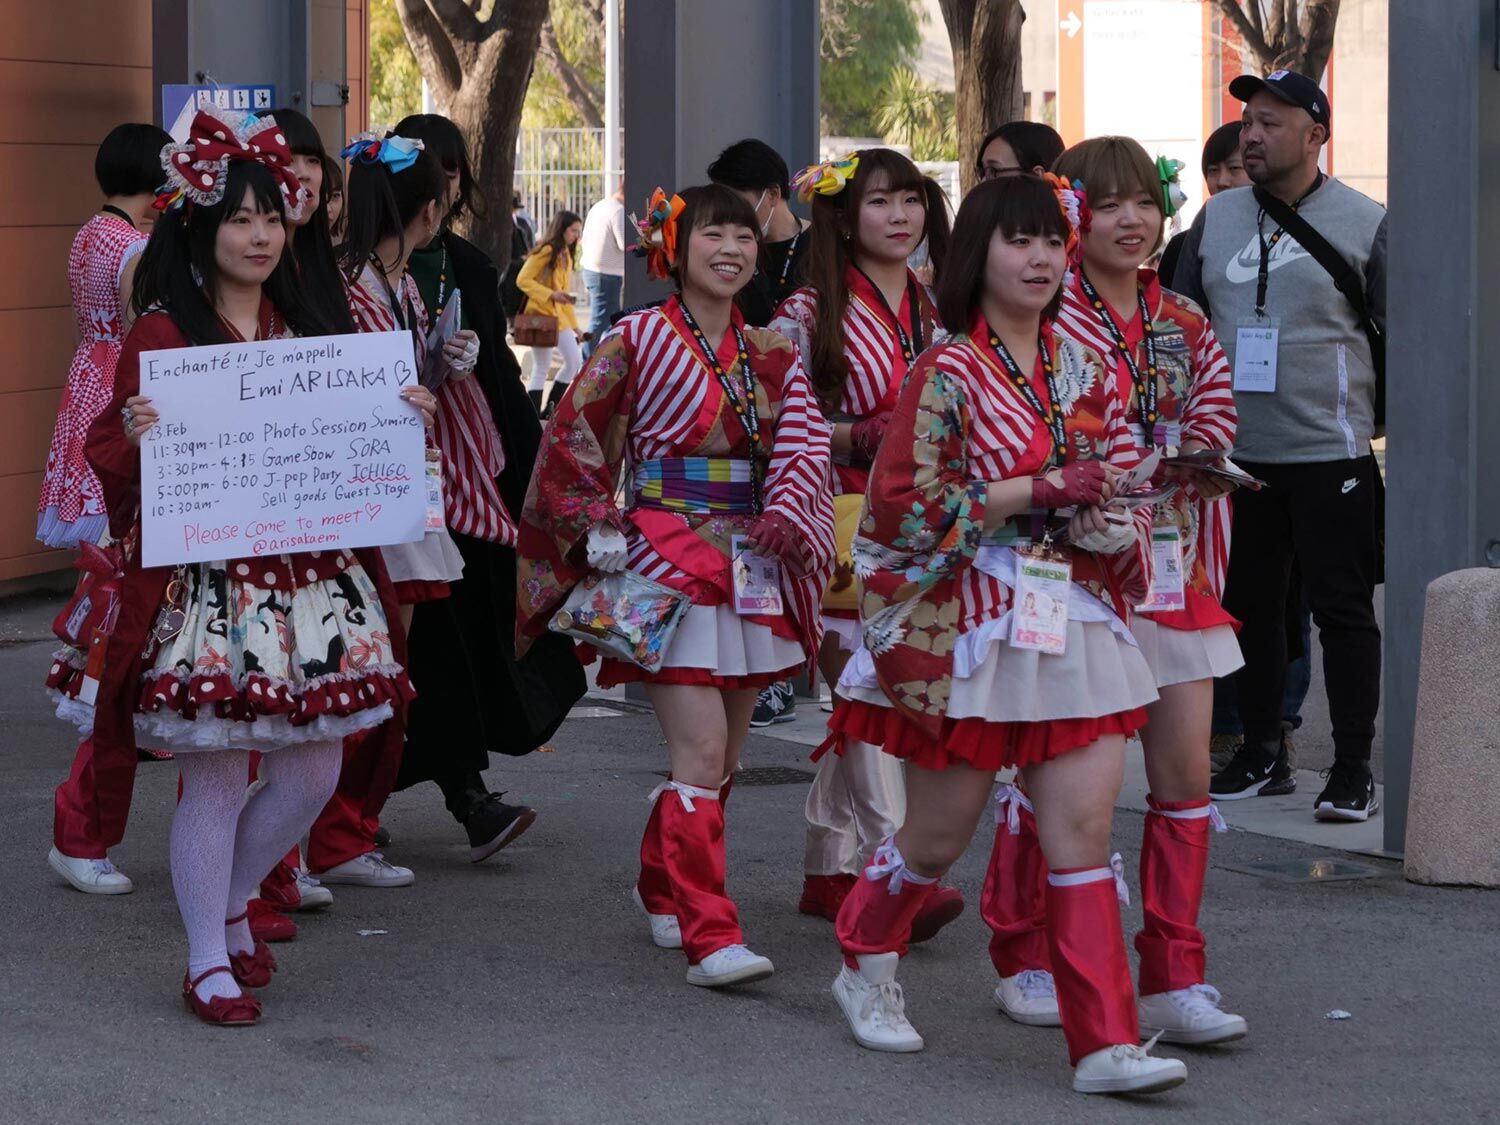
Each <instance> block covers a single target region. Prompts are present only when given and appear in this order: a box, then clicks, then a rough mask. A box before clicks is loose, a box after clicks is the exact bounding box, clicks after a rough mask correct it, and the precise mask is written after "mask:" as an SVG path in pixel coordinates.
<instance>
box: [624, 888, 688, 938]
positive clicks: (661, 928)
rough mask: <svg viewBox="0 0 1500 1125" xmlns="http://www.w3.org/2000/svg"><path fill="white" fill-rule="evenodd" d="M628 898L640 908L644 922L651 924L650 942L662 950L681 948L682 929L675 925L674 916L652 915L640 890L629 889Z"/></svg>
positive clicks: (675, 917) (675, 918)
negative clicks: (644, 918) (644, 917)
mask: <svg viewBox="0 0 1500 1125" xmlns="http://www.w3.org/2000/svg"><path fill="white" fill-rule="evenodd" d="M630 897H631V898H632V899H633V900H634V901H635V904H636V905H637V906H639V907H640V908H641V913H642V914H644V915H645V916H646V921H648V922H650V923H651V940H652V941H654V942H655V943H656V944H657V945H658V946H660V947H661V948H662V949H681V948H682V927H681V926H679V925H678V924H677V915H675V914H652V913H651V911H649V910H647V909H646V903H645V900H644V899H642V898H641V892H640V888H638V887H631V888H630Z"/></svg>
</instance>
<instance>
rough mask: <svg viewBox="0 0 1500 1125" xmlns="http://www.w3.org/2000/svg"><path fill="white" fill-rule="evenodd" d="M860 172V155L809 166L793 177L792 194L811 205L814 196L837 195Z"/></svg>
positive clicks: (850, 155) (851, 154)
mask: <svg viewBox="0 0 1500 1125" xmlns="http://www.w3.org/2000/svg"><path fill="white" fill-rule="evenodd" d="M858 170H859V154H858V153H850V154H849V155H848V156H846V157H844V159H842V160H825V161H823V163H821V164H809V165H808V166H807V167H806V168H804V169H802V171H800V172H798V173H797V174H796V175H795V176H793V177H792V192H793V193H794V194H795V195H796V196H797V198H798V199H800V200H801V201H802V202H803V203H811V202H812V197H813V196H814V195H837V194H838V193H839V192H841V191H843V190H844V187H845V185H847V184H848V183H849V181H850V180H851V179H853V177H854V173H855V172H857V171H858Z"/></svg>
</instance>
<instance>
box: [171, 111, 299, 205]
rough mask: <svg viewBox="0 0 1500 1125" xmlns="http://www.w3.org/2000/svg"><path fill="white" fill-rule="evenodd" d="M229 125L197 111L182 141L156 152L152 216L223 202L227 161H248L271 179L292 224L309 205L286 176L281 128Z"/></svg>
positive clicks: (251, 122)
mask: <svg viewBox="0 0 1500 1125" xmlns="http://www.w3.org/2000/svg"><path fill="white" fill-rule="evenodd" d="M234 121H235V119H233V118H224V117H218V116H215V115H214V114H212V113H209V112H207V111H206V110H201V109H200V110H199V111H198V114H197V116H195V117H194V118H193V123H192V125H191V126H189V128H188V139H187V141H186V142H185V143H183V144H170V145H167V146H166V147H165V148H163V149H162V150H161V166H162V169H163V171H165V172H166V174H167V182H166V183H165V184H164V185H163V186H162V187H160V188H158V189H157V192H156V202H155V203H153V204H152V206H153V207H155V208H156V209H157V210H158V211H165V210H167V209H168V208H177V207H181V206H182V205H183V204H184V203H186V202H193V203H197V204H200V205H201V206H204V207H211V206H213V205H214V204H215V203H218V202H219V201H220V200H222V199H223V198H224V185H225V183H226V182H227V180H228V178H229V164H230V161H234V160H253V161H255V162H256V163H257V164H260V165H261V166H262V167H265V168H268V169H270V171H271V174H272V175H274V176H275V177H276V182H277V183H278V185H280V187H281V195H282V198H283V199H284V200H285V202H286V215H287V218H288V219H290V220H291V221H292V222H296V221H297V220H298V219H300V218H302V216H303V214H304V213H305V212H306V209H307V205H308V204H309V203H310V202H312V193H311V192H310V191H308V190H307V188H305V187H303V186H302V182H301V181H300V180H298V179H297V174H296V173H295V172H293V171H292V150H291V149H290V148H288V147H287V143H286V135H285V134H284V133H282V131H281V126H280V125H277V124H276V119H275V118H274V117H244V118H241V119H239V121H238V124H235V123H234Z"/></svg>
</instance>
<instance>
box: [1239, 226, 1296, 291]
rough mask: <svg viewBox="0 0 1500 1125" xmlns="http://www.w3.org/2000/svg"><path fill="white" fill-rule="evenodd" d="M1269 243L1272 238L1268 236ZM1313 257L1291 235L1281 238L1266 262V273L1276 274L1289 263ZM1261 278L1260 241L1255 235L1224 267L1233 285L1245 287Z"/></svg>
mask: <svg viewBox="0 0 1500 1125" xmlns="http://www.w3.org/2000/svg"><path fill="white" fill-rule="evenodd" d="M1266 241H1267V242H1269V241H1270V237H1269V236H1267V239H1266ZM1310 257H1312V255H1311V254H1309V253H1308V252H1307V251H1306V250H1304V249H1302V246H1301V245H1300V244H1299V243H1298V242H1297V240H1296V239H1295V238H1293V237H1292V236H1291V235H1289V234H1284V235H1282V236H1281V241H1280V242H1278V243H1276V245H1275V246H1274V247H1272V248H1271V255H1270V258H1269V259H1268V260H1267V262H1266V272H1267V273H1274V272H1276V271H1277V270H1279V269H1280V268H1281V267H1282V266H1284V265H1286V264H1287V263H1288V262H1295V261H1297V259H1299V258H1310ZM1259 276H1260V239H1259V238H1257V237H1256V236H1255V235H1253V234H1252V235H1251V236H1250V241H1249V242H1247V243H1246V244H1245V248H1244V249H1243V250H1241V251H1240V252H1239V253H1238V254H1236V255H1235V256H1234V257H1233V258H1230V259H1229V262H1228V264H1226V265H1225V267H1224V277H1225V278H1226V279H1227V280H1228V281H1229V283H1230V284H1231V285H1244V284H1246V283H1248V282H1253V281H1255V280H1256V279H1257V278H1258V277H1259Z"/></svg>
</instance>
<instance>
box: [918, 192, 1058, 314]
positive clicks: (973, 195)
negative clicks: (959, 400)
mask: <svg viewBox="0 0 1500 1125" xmlns="http://www.w3.org/2000/svg"><path fill="white" fill-rule="evenodd" d="M997 232H998V233H999V234H1000V236H1001V237H1002V238H1015V237H1017V236H1018V235H1030V236H1032V237H1046V236H1048V235H1055V236H1056V237H1058V238H1061V239H1062V240H1063V241H1064V242H1066V241H1067V238H1068V233H1069V232H1068V220H1067V217H1066V216H1065V215H1064V214H1063V212H1062V207H1061V205H1060V204H1059V203H1058V202H1057V193H1056V192H1054V191H1053V190H1052V185H1051V184H1049V183H1048V182H1047V181H1046V180H1044V179H1042V178H1041V177H1040V176H1038V175H1036V174H1035V173H1032V172H1023V173H1021V174H1019V175H1015V176H1002V177H1000V178H999V179H998V180H987V181H985V182H984V183H982V184H977V185H976V186H975V187H974V190H973V191H971V192H969V194H968V195H966V196H964V202H963V206H961V207H960V208H959V209H958V218H957V219H956V220H955V221H954V223H953V253H952V254H951V255H950V257H949V259H948V268H947V270H946V271H944V273H943V278H942V281H941V282H940V283H939V285H938V315H939V316H941V317H942V318H943V324H944V326H945V327H947V329H948V330H949V331H950V332H964V331H967V330H968V327H969V323H970V321H972V320H973V318H974V310H975V309H976V308H978V306H979V298H980V295H981V294H982V293H983V291H984V270H985V265H986V264H987V263H988V261H989V256H990V241H991V239H993V238H994V236H995V234H996V233H997ZM1061 304H1062V279H1061V278H1059V279H1058V286H1057V292H1056V293H1054V294H1053V295H1052V300H1051V301H1049V302H1048V304H1047V307H1046V309H1044V310H1043V312H1042V315H1043V316H1044V317H1046V318H1047V319H1048V320H1051V319H1052V318H1053V317H1055V316H1056V315H1057V310H1058V307H1059V306H1060V305H1061Z"/></svg>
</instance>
